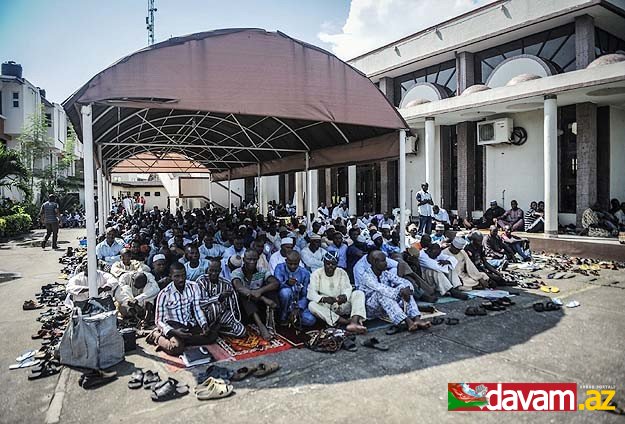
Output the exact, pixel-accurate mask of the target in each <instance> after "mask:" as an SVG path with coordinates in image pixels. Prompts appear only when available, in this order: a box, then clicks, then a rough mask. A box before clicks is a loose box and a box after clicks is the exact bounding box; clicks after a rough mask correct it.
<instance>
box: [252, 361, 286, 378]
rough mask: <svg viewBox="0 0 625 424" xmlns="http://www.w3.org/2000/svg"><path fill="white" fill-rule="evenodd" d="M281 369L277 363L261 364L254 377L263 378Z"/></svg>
mask: <svg viewBox="0 0 625 424" xmlns="http://www.w3.org/2000/svg"><path fill="white" fill-rule="evenodd" d="M279 369H280V364H278V363H277V362H261V363H260V364H258V366H257V367H256V371H254V377H258V378H262V377H266V376H268V375H269V374H273V373H274V372H276V371H278V370H279Z"/></svg>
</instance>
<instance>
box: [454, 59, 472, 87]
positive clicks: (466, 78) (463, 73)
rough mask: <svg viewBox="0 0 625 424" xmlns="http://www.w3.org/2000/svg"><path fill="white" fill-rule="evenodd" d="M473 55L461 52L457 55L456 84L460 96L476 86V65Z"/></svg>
mask: <svg viewBox="0 0 625 424" xmlns="http://www.w3.org/2000/svg"><path fill="white" fill-rule="evenodd" d="M474 63H475V61H474V56H473V53H469V52H460V53H458V54H457V55H456V84H457V87H458V88H457V90H456V93H457V94H458V95H460V94H462V92H463V91H464V90H466V89H467V88H469V87H471V86H472V85H473V84H475V65H474Z"/></svg>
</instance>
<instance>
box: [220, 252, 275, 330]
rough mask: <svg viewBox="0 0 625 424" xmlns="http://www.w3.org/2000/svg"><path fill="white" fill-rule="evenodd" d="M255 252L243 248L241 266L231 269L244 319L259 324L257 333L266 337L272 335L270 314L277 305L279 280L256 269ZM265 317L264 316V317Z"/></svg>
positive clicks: (233, 283) (256, 255)
mask: <svg viewBox="0 0 625 424" xmlns="http://www.w3.org/2000/svg"><path fill="white" fill-rule="evenodd" d="M257 262H258V253H256V251H255V250H253V249H249V250H246V251H245V255H244V257H243V266H242V267H241V268H238V269H235V270H234V271H232V279H231V280H230V281H231V282H232V286H233V287H234V289H235V290H236V291H237V294H238V295H239V307H240V308H241V312H242V315H243V318H244V320H245V321H247V322H254V323H255V324H256V325H257V326H258V330H259V332H260V335H261V337H262V338H263V339H265V340H271V339H272V338H273V334H272V332H271V331H270V330H269V329H268V327H270V328H271V329H272V330H273V328H272V324H273V315H274V312H275V309H276V308H277V307H278V288H279V287H280V283H278V280H276V278H275V277H274V276H272V275H271V274H270V273H269V271H266V270H259V269H258V267H257V266H256V264H257ZM263 318H264V320H263Z"/></svg>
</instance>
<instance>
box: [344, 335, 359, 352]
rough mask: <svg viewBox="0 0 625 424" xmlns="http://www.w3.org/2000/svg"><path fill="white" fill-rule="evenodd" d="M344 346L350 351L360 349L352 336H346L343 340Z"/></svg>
mask: <svg viewBox="0 0 625 424" xmlns="http://www.w3.org/2000/svg"><path fill="white" fill-rule="evenodd" d="M342 347H343V349H345V350H347V351H349V352H356V351H357V350H358V346H356V343H354V341H353V340H352V339H350V338H346V339H345V340H344V341H343V346H342Z"/></svg>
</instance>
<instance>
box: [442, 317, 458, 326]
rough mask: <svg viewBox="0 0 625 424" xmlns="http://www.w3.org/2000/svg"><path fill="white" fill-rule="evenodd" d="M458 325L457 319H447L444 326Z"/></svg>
mask: <svg viewBox="0 0 625 424" xmlns="http://www.w3.org/2000/svg"><path fill="white" fill-rule="evenodd" d="M459 323H460V320H459V319H458V318H447V320H446V321H445V324H447V325H458V324H459Z"/></svg>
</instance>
